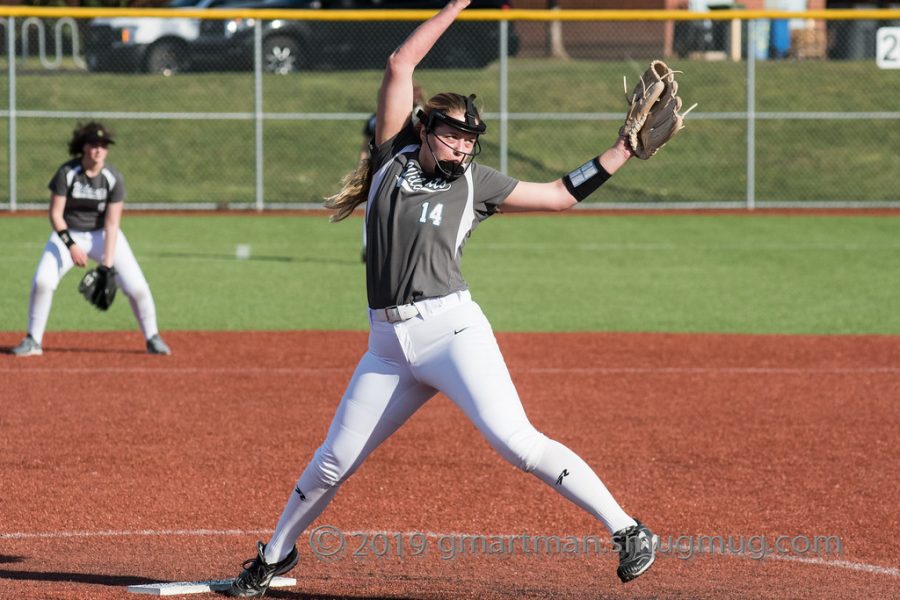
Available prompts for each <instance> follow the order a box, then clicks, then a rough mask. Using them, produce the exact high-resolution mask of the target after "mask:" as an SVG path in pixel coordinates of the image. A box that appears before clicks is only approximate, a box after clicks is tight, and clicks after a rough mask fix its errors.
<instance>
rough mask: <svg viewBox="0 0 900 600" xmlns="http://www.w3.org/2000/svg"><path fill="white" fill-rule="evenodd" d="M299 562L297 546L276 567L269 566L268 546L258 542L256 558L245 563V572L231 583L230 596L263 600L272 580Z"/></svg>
mask: <svg viewBox="0 0 900 600" xmlns="http://www.w3.org/2000/svg"><path fill="white" fill-rule="evenodd" d="M298 560H300V556H299V555H298V554H297V546H294V547H293V548H291V551H290V553H289V554H288V555H287V556H285V557H284V559H282V560H281V561H279V562H277V563H275V564H274V565H270V564H267V563H266V545H265V544H263V543H262V542H256V556H255V557H253V558H248V559H247V560H245V561H244V564H243V567H244V570H243V571H242V572H241V574H240V575H238V576H237V579H235V580H234V581H233V582H232V583H231V589H230V590H229V591H228V595H229V596H233V597H236V598H262V597H263V596H264V595H265V593H266V590H268V589H269V584H271V583H272V579H273V578H274V577H275V576H276V575H282V574H284V573H287V572H288V571H290V570H291V569H293V568H294V567H295V566H296V565H297V561H298Z"/></svg>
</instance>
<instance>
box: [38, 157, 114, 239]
mask: <svg viewBox="0 0 900 600" xmlns="http://www.w3.org/2000/svg"><path fill="white" fill-rule="evenodd" d="M48 187H49V188H50V192H51V193H53V194H56V195H57V196H65V197H66V208H65V211H64V212H63V219H65V221H66V225H67V226H68V227H69V228H70V229H75V230H77V231H93V230H95V229H102V228H103V222H104V221H105V220H106V205H107V204H109V203H110V202H122V201H124V200H125V180H124V179H123V178H122V174H121V173H120V172H119V170H118V169H116V168H115V167H114V166H112V165H109V164H107V165H106V166H104V167H103V169H101V171H100V173H98V174H97V176H96V177H88V176H87V174H86V173H85V172H84V167H82V166H81V159H80V158H76V159H73V160H70V161H69V162H67V163H65V164H64V165H62V166H61V167H60V168H59V169H58V170H57V171H56V174H55V175H54V176H53V179H51V180H50V185H49V186H48Z"/></svg>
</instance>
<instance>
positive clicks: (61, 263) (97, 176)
mask: <svg viewBox="0 0 900 600" xmlns="http://www.w3.org/2000/svg"><path fill="white" fill-rule="evenodd" d="M114 143H115V141H114V140H113V136H112V133H111V132H110V130H109V129H108V128H107V127H105V126H104V125H103V124H102V123H98V122H96V121H91V122H90V123H87V124H84V125H82V124H79V125H78V126H77V127H76V128H75V130H74V131H73V132H72V138H71V140H70V141H69V154H70V155H71V156H73V157H74V158H73V159H72V160H70V161H68V162H66V163H64V164H63V165H62V166H60V167H59V169H57V171H56V174H55V175H54V176H53V178H52V179H51V180H50V184H49V188H50V225H51V227H52V228H53V231H52V232H51V233H50V238H49V239H48V240H47V244H46V245H45V246H44V250H43V252H42V253H41V258H40V260H39V261H38V266H37V269H35V272H34V278H33V279H32V282H31V295H30V298H29V303H28V334H27V335H26V336H25V339H23V340H22V342H21V343H20V344H19V345H18V346H16V347H15V348H13V349H12V351H11V352H12V354H15V355H16V356H36V355H40V354H42V353H43V348H42V342H43V337H44V331H45V329H46V327H47V321H48V319H49V318H50V307H51V304H52V303H53V294H54V293H55V292H56V289H57V287H58V286H59V282H60V281H61V280H62V278H63V277H64V276H65V275H66V273H68V272H69V270H71V269H72V267H74V266H78V267H85V266H86V265H87V262H88V259H91V260H94V261H96V262H97V263H98V264H99V265H101V267H105V268H115V272H116V283H117V284H118V286H119V287H120V288H121V289H122V292H123V293H124V294H125V295H126V296H127V297H128V301H129V302H130V303H131V309H132V311H133V312H134V316H135V317H136V318H137V321H138V325H139V326H140V328H141V331H142V332H143V333H144V338H145V339H146V347H147V352H148V353H150V354H171V351H170V350H169V347H168V346H167V345H166V343H165V342H164V341H163V340H162V338H161V337H160V336H159V329H158V327H157V323H156V305H155V304H154V302H153V295H152V294H151V293H150V286H149V285H148V284H147V280H146V279H145V278H144V274H143V272H141V268H140V266H139V265H138V263H137V259H135V257H134V254H133V253H132V252H131V247H130V246H129V245H128V240H127V239H126V237H125V234H124V233H123V232H122V231H121V230H120V229H119V223H120V221H121V218H122V210H123V206H124V202H125V180H124V178H123V177H122V173H120V172H119V170H118V169H116V168H115V167H114V166H112V165H110V164H107V162H106V158H107V154H108V147H109V145H110V144H114Z"/></svg>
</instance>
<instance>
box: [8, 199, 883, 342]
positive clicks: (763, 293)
mask: <svg viewBox="0 0 900 600" xmlns="http://www.w3.org/2000/svg"><path fill="white" fill-rule="evenodd" d="M360 226H361V220H360V219H358V218H354V219H352V220H350V221H347V222H344V223H341V224H330V223H328V221H327V219H326V217H325V214H324V213H323V215H322V216H321V217H303V216H237V215H230V216H201V217H186V216H149V215H135V214H128V215H126V218H125V221H124V230H125V232H126V233H127V235H128V238H129V241H130V242H131V245H132V247H133V248H134V251H135V253H136V255H137V257H138V260H139V262H140V264H141V267H142V268H143V270H144V272H145V274H146V275H147V278H148V280H149V281H150V284H151V288H152V290H153V294H154V296H155V298H156V302H157V308H158V312H159V320H160V326H161V328H163V329H164V330H172V329H177V330H240V329H263V330H267V329H274V330H277V329H365V328H366V326H367V325H366V320H365V307H366V297H365V285H364V269H363V265H362V264H361V263H360V262H359V258H358V253H359V249H360ZM48 233H49V229H48V225H47V221H46V219H44V218H43V217H41V218H38V217H10V218H0V278H2V281H3V282H4V284H3V286H2V288H0V329H2V330H4V331H22V330H24V327H25V320H26V312H27V305H28V289H29V284H30V280H31V275H32V273H33V270H34V267H35V264H36V261H37V259H38V256H39V254H40V251H41V248H42V247H43V244H44V241H45V240H46V237H47V235H48ZM238 244H249V245H250V246H251V249H252V256H251V259H250V260H237V259H236V258H235V249H236V246H237V245H238ZM898 264H900V218H896V217H877V216H872V217H826V216H739V215H738V216H713V215H699V216H698V215H681V216H666V215H654V214H648V215H644V216H586V215H580V216H573V217H569V216H552V215H550V216H529V217H518V216H498V217H494V218H492V219H489V220H488V221H486V222H485V223H483V224H482V225H481V226H480V227H479V228H478V230H477V231H476V232H475V234H474V235H473V238H472V239H471V240H470V242H469V244H468V246H467V248H466V252H465V259H464V261H463V271H464V274H465V276H466V278H467V280H468V281H469V283H470V284H471V286H472V291H473V294H474V296H475V298H476V300H477V301H478V302H479V303H480V304H481V305H482V307H483V308H484V310H485V312H486V313H487V315H488V317H489V318H490V319H491V321H492V323H493V325H494V327H495V328H496V329H497V330H498V331H664V332H736V333H737V332H740V333H794V334H798V333H811V334H857V333H858V334H863V333H867V334H900V312H898V311H897V310H896V298H897V297H898V295H900V289H898V287H900V279H898V278H897V277H896V276H895V275H896V272H897V265H898ZM78 278H79V275H78V274H76V273H75V272H73V273H70V274H69V275H68V276H67V277H66V278H65V279H64V280H63V282H62V284H61V286H60V290H59V291H58V292H57V294H56V297H55V300H54V306H53V312H52V314H51V317H50V323H49V326H48V329H49V330H51V331H52V330H105V329H114V330H116V329H126V330H127V329H133V328H135V326H136V325H135V322H134V318H133V317H132V315H131V312H130V310H129V307H128V303H127V302H124V301H122V300H124V299H123V298H120V299H119V300H118V301H117V302H116V304H115V305H114V306H113V308H112V309H111V310H110V311H109V313H100V312H98V311H96V310H94V309H92V308H91V307H89V306H88V305H87V303H86V302H85V301H84V300H83V299H82V298H81V297H80V296H79V295H78V294H77V292H76V288H77V284H78ZM892 306H893V307H894V308H891V307H892Z"/></svg>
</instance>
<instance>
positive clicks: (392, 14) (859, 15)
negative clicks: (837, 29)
mask: <svg viewBox="0 0 900 600" xmlns="http://www.w3.org/2000/svg"><path fill="white" fill-rule="evenodd" d="M434 13H435V11H430V10H385V9H381V10H266V9H260V10H246V9H245V10H234V9H206V10H194V9H171V8H140V9H139V8H73V7H40V6H0V17H47V18H58V17H75V18H94V17H161V18H189V19H194V18H196V19H237V18H244V19H246V18H258V19H288V20H299V21H424V20H425V19H427V18H429V17H431V16H432V15H433V14H434ZM707 19H709V20H713V21H730V20H734V19H738V20H747V19H823V20H829V21H830V20H861V19H865V20H897V19H900V9H872V10H843V9H841V10H808V11H799V12H798V11H783V10H717V11H712V12H692V11H686V10H526V9H510V10H471V11H467V12H463V13H462V14H461V15H460V16H459V20H463V21H698V20H707Z"/></svg>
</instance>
